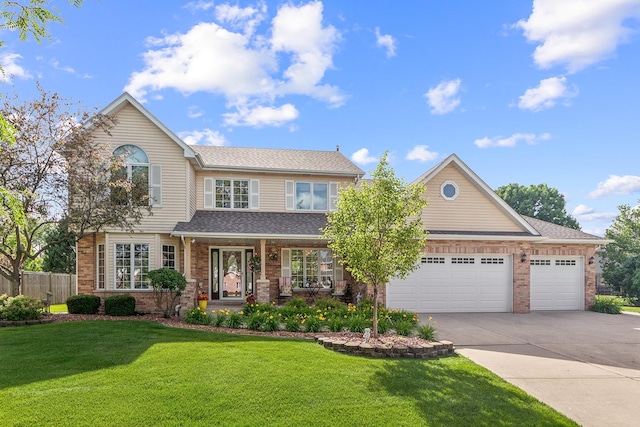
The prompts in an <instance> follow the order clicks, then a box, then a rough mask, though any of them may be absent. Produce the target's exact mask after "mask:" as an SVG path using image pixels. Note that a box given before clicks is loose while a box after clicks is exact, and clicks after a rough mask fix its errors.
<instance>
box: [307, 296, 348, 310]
mask: <svg viewBox="0 0 640 427" xmlns="http://www.w3.org/2000/svg"><path fill="white" fill-rule="evenodd" d="M314 305H315V306H316V308H319V309H320V310H323V311H326V310H341V309H343V308H344V304H343V303H342V302H340V301H338V300H337V299H336V298H333V297H322V298H320V299H319V300H317V301H316V302H315V304H314Z"/></svg>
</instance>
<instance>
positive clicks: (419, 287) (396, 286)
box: [387, 255, 513, 313]
mask: <svg viewBox="0 0 640 427" xmlns="http://www.w3.org/2000/svg"><path fill="white" fill-rule="evenodd" d="M511 272H512V267H511V256H510V255H509V256H506V255H505V256H493V257H491V256H489V257H488V256H486V255H466V256H463V257H460V256H428V257H424V258H422V259H421V263H420V267H419V268H418V269H417V270H416V271H414V272H413V273H411V274H410V275H409V276H408V277H407V278H406V279H404V280H400V279H395V280H392V281H391V283H390V284H388V285H387V307H389V308H394V309H396V308H399V309H406V310H411V311H417V312H426V313H446V312H452V313H456V312H509V311H511V300H512V298H511V295H512V293H511V289H512V285H511V284H512V283H513V281H512V274H511Z"/></svg>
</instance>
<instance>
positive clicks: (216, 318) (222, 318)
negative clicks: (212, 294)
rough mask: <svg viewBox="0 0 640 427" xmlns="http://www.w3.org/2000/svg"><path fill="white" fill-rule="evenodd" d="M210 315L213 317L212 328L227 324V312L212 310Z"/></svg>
mask: <svg viewBox="0 0 640 427" xmlns="http://www.w3.org/2000/svg"><path fill="white" fill-rule="evenodd" d="M211 314H212V315H213V320H212V321H211V324H212V325H213V326H216V327H218V328H220V327H223V326H224V325H225V324H226V323H227V317H228V315H229V312H228V310H224V309H222V310H218V311H215V310H213V311H212V312H211Z"/></svg>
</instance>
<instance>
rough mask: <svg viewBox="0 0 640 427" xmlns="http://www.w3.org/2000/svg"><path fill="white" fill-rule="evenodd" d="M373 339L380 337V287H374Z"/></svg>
mask: <svg viewBox="0 0 640 427" xmlns="http://www.w3.org/2000/svg"><path fill="white" fill-rule="evenodd" d="M373 337H374V338H377V337H378V287H377V286H375V285H374V286H373Z"/></svg>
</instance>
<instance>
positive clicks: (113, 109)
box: [100, 92, 196, 158]
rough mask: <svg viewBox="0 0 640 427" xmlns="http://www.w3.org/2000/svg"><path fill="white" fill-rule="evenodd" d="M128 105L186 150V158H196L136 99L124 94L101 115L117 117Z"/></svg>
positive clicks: (187, 147)
mask: <svg viewBox="0 0 640 427" xmlns="http://www.w3.org/2000/svg"><path fill="white" fill-rule="evenodd" d="M126 105H131V106H132V107H133V108H135V109H136V110H138V111H139V112H140V113H141V114H142V115H143V116H144V117H146V118H147V119H148V120H149V121H150V122H151V123H153V124H154V125H155V126H157V127H158V129H160V130H161V131H162V132H163V133H164V134H165V135H167V137H168V138H169V139H171V140H172V141H173V142H175V143H176V144H177V145H178V146H180V147H181V148H182V149H183V150H184V156H185V158H195V157H196V153H195V151H193V149H192V148H191V146H190V145H188V144H186V143H185V142H184V141H183V140H181V139H180V138H179V137H178V136H177V135H176V134H175V133H173V132H172V131H171V129H169V128H168V127H166V126H165V125H164V123H162V122H161V121H160V120H158V118H157V117H156V116H154V115H153V114H151V113H150V112H149V110H147V109H146V108H144V106H142V104H140V103H139V102H138V101H136V99H135V98H134V97H133V96H131V95H130V94H128V93H127V92H124V93H123V94H122V95H120V96H119V97H117V98H116V99H114V100H113V101H112V102H111V103H110V104H109V105H107V106H106V107H104V108H103V109H102V111H100V113H101V114H104V115H115V114H117V113H118V111H120V110H121V109H122V108H124V107H125V106H126Z"/></svg>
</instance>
